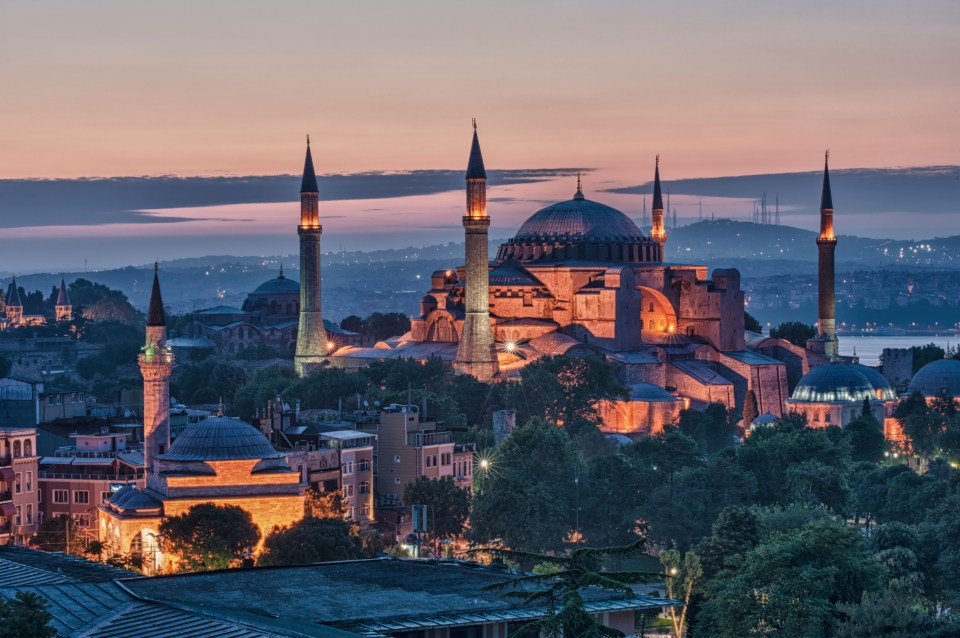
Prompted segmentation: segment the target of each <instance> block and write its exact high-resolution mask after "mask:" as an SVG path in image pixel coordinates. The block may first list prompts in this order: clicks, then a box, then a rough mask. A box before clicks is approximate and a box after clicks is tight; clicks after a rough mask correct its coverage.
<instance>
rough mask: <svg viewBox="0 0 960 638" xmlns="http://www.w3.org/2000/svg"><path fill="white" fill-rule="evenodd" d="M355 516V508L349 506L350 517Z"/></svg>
mask: <svg viewBox="0 0 960 638" xmlns="http://www.w3.org/2000/svg"><path fill="white" fill-rule="evenodd" d="M356 517H357V508H356V507H351V508H350V518H356Z"/></svg>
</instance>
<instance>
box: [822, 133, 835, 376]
mask: <svg viewBox="0 0 960 638" xmlns="http://www.w3.org/2000/svg"><path fill="white" fill-rule="evenodd" d="M836 249H837V237H836V235H835V234H834V231H833V194H832V193H831V192H830V151H829V149H828V150H827V151H826V153H824V158H823V189H822V191H821V193H820V235H819V237H817V252H818V266H817V271H818V282H817V337H818V339H817V341H818V343H822V344H823V354H825V355H827V356H828V357H830V360H831V361H836V360H837V357H838V351H839V349H838V344H837V310H836V292H835V285H836V283H835V274H834V273H835V260H834V253H835V252H836Z"/></svg>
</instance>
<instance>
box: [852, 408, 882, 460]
mask: <svg viewBox="0 0 960 638" xmlns="http://www.w3.org/2000/svg"><path fill="white" fill-rule="evenodd" d="M843 433H844V434H845V435H846V437H847V440H848V441H850V454H851V458H852V459H853V460H854V461H867V462H870V463H879V462H880V461H882V460H883V453H884V452H885V451H886V450H887V439H886V437H885V436H884V434H883V426H882V425H880V422H879V421H877V420H876V419H875V418H874V417H873V415H872V414H870V412H869V411H868V412H865V413H864V414H862V415H861V416H859V417H857V418H856V419H854V420H853V421H851V422H850V423H847V425H846V426H845V427H844V428H843Z"/></svg>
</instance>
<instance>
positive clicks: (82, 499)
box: [73, 490, 90, 505]
mask: <svg viewBox="0 0 960 638" xmlns="http://www.w3.org/2000/svg"><path fill="white" fill-rule="evenodd" d="M73 502H74V503H80V504H82V505H86V504H87V503H89V502H90V492H88V491H87V490H74V492H73Z"/></svg>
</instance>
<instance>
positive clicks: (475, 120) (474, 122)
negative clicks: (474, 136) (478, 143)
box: [471, 117, 477, 131]
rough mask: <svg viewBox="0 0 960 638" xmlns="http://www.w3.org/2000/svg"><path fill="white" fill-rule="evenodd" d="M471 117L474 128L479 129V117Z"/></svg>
mask: <svg viewBox="0 0 960 638" xmlns="http://www.w3.org/2000/svg"><path fill="white" fill-rule="evenodd" d="M471 119H472V120H473V130H474V131H476V130H477V118H475V117H474V118H471Z"/></svg>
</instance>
